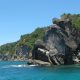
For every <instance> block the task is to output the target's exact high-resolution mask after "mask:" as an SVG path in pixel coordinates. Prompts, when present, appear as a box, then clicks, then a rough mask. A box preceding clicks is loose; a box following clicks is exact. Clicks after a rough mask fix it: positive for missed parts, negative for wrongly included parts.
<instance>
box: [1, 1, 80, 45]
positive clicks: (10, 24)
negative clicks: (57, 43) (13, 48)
mask: <svg viewBox="0 0 80 80" xmlns="http://www.w3.org/2000/svg"><path fill="white" fill-rule="evenodd" d="M79 2H80V1H78V0H74V1H73V0H71V1H69V0H67V1H65V0H61V1H59V0H47V1H46V0H39V1H38V0H1V1H0V27H1V29H0V36H1V38H0V45H2V44H5V43H10V42H14V41H17V40H19V38H20V36H21V35H23V34H27V33H31V32H32V31H34V30H35V29H36V28H37V27H44V26H48V25H51V24H52V22H51V20H52V18H53V17H57V18H59V17H60V15H61V14H63V13H71V14H80V11H79V10H80V8H79V7H80V4H79Z"/></svg>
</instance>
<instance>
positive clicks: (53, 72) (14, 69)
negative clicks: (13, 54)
mask: <svg viewBox="0 0 80 80" xmlns="http://www.w3.org/2000/svg"><path fill="white" fill-rule="evenodd" d="M0 80H80V65H68V66H54V67H40V66H35V65H31V66H29V65H27V62H25V61H1V62H0Z"/></svg>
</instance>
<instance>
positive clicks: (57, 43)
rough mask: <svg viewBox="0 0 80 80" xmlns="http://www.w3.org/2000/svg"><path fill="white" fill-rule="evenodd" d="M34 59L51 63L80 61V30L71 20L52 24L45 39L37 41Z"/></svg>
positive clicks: (61, 63) (59, 63)
mask: <svg viewBox="0 0 80 80" xmlns="http://www.w3.org/2000/svg"><path fill="white" fill-rule="evenodd" d="M32 59H33V60H41V61H44V62H49V63H50V64H51V65H63V64H65V65H66V64H74V63H78V62H79V59H80V30H77V29H76V28H74V27H73V26H72V24H71V22H70V21H69V20H67V21H60V22H58V23H57V24H53V25H51V26H50V27H49V29H48V30H47V32H46V33H45V36H44V38H43V40H37V41H36V42H35V44H34V48H33V51H32Z"/></svg>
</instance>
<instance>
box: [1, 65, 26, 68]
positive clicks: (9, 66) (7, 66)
mask: <svg viewBox="0 0 80 80" xmlns="http://www.w3.org/2000/svg"><path fill="white" fill-rule="evenodd" d="M11 67H16V68H18V67H27V65H6V66H2V68H11Z"/></svg>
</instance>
